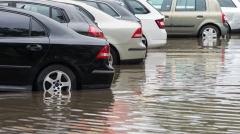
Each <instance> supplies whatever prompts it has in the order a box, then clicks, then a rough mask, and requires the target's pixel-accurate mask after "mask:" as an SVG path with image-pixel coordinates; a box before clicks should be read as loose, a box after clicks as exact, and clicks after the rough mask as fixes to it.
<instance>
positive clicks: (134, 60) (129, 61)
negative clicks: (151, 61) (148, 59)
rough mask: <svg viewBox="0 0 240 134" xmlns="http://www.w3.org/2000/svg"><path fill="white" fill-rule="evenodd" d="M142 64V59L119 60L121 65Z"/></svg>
mask: <svg viewBox="0 0 240 134" xmlns="http://www.w3.org/2000/svg"><path fill="white" fill-rule="evenodd" d="M142 62H143V58H140V59H128V60H121V64H139V63H142Z"/></svg>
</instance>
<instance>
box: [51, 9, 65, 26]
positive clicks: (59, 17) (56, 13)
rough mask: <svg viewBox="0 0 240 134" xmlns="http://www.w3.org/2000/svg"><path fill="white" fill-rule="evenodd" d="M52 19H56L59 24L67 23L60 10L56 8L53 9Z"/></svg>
mask: <svg viewBox="0 0 240 134" xmlns="http://www.w3.org/2000/svg"><path fill="white" fill-rule="evenodd" d="M52 19H54V20H56V21H58V22H61V23H64V22H66V20H65V19H64V16H63V14H62V13H61V11H60V10H59V9H55V8H52Z"/></svg>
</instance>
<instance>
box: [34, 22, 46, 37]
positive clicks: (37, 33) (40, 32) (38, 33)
mask: <svg viewBox="0 0 240 134" xmlns="http://www.w3.org/2000/svg"><path fill="white" fill-rule="evenodd" d="M31 36H46V32H45V30H44V28H43V27H42V26H41V25H40V24H39V23H38V22H37V21H35V20H34V19H32V31H31Z"/></svg>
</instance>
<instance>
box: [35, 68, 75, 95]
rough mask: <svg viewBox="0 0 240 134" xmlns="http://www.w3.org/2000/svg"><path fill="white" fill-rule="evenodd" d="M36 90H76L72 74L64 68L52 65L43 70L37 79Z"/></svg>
mask: <svg viewBox="0 0 240 134" xmlns="http://www.w3.org/2000/svg"><path fill="white" fill-rule="evenodd" d="M36 84H37V88H38V90H44V91H48V92H59V91H62V90H75V89H76V88H77V82H76V77H75V75H74V73H73V72H72V71H71V70H70V69H69V68H68V67H66V66H63V65H52V66H49V67H47V68H45V69H44V70H43V71H42V72H41V73H40V74H39V76H38V79H37V83H36Z"/></svg>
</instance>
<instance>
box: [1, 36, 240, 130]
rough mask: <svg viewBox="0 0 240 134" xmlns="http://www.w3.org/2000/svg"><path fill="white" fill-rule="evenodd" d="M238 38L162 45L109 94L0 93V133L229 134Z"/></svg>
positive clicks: (123, 70) (234, 125)
mask: <svg viewBox="0 0 240 134" xmlns="http://www.w3.org/2000/svg"><path fill="white" fill-rule="evenodd" d="M239 40H240V36H237V35H233V36H231V39H230V40H229V41H226V40H224V39H220V40H216V41H217V42H215V41H214V40H210V42H208V41H207V40H205V42H204V40H197V39H184V38H181V39H174V38H173V39H169V41H168V44H167V45H166V46H164V47H161V48H160V49H154V50H149V53H148V56H147V58H146V60H145V63H144V64H141V65H122V66H115V70H116V75H115V79H114V81H113V86H112V89H111V90H110V89H106V90H81V91H72V92H61V93H58V94H53V93H51V92H50V93H49V92H40V93H39V92H33V93H0V103H1V108H0V112H1V113H2V114H1V115H0V120H1V122H0V132H3V133H14V132H15V133H23V132H25V133H37V132H38V133H104V134H105V133H109V134H112V133H123V134H125V133H179V134H180V133H204V134H208V133H209V134H212V133H233V134H236V133H238V132H239V131H240V129H239V128H240V122H239V121H238V117H239V114H238V113H239V112H240V110H239V108H238V106H240V103H239V98H240V88H239V85H240V80H239V79H240V73H239V69H240V60H239V59H240V53H239V51H240V47H239V46H240V44H239ZM218 42H220V43H218Z"/></svg>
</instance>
